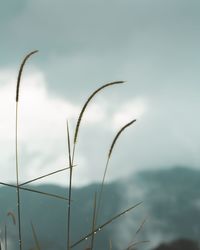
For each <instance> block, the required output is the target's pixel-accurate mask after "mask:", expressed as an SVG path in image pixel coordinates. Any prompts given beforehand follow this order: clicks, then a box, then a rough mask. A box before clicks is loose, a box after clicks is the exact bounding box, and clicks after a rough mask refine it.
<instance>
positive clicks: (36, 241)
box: [31, 222, 41, 250]
mask: <svg viewBox="0 0 200 250" xmlns="http://www.w3.org/2000/svg"><path fill="white" fill-rule="evenodd" d="M31 229H32V234H33V239H34V242H35V246H36V250H41V247H40V243H39V240H38V237H37V234H36V230H35V227H34V225H33V223H32V222H31Z"/></svg>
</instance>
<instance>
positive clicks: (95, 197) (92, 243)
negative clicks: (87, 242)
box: [90, 192, 97, 250]
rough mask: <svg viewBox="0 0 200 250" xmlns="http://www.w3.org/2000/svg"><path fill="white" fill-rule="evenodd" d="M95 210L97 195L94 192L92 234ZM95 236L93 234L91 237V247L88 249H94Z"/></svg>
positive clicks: (94, 223) (94, 224)
mask: <svg viewBox="0 0 200 250" xmlns="http://www.w3.org/2000/svg"><path fill="white" fill-rule="evenodd" d="M96 209H97V193H96V192H95V195H94V207H93V216H92V232H94V230H95V226H96ZM95 234H96V232H95V233H93V234H92V237H91V247H90V249H91V250H93V248H94V238H95Z"/></svg>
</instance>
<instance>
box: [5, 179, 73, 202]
mask: <svg viewBox="0 0 200 250" xmlns="http://www.w3.org/2000/svg"><path fill="white" fill-rule="evenodd" d="M0 185H3V186H7V187H12V188H17V186H16V185H14V184H8V183H5V182H0ZM19 189H21V190H25V191H28V192H32V193H37V194H42V195H45V196H49V197H51V198H57V199H60V200H65V201H69V199H68V198H66V197H63V196H60V195H57V194H52V193H47V192H43V191H39V190H36V189H32V188H25V187H20V186H19Z"/></svg>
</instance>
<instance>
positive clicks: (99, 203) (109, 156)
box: [96, 119, 136, 221]
mask: <svg viewBox="0 0 200 250" xmlns="http://www.w3.org/2000/svg"><path fill="white" fill-rule="evenodd" d="M134 122H136V119H134V120H132V121H131V122H129V123H127V124H126V125H124V126H123V127H122V128H121V129H120V130H119V131H118V133H117V134H116V136H115V137H114V139H113V141H112V143H111V146H110V149H109V151H108V157H107V161H106V166H105V170H104V174H103V179H102V182H101V187H100V192H99V198H98V207H97V214H96V221H97V220H98V216H99V213H100V210H101V201H102V195H103V188H104V184H105V178H106V173H107V170H108V165H109V161H110V158H111V155H112V152H113V149H114V146H115V144H116V142H117V140H118V138H119V136H120V134H121V133H122V132H123V131H124V130H125V129H126V128H128V127H129V126H131V125H132V124H133V123H134Z"/></svg>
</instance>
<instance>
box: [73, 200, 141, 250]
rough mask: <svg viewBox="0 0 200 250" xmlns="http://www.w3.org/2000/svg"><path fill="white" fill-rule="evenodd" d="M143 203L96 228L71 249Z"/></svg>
mask: <svg viewBox="0 0 200 250" xmlns="http://www.w3.org/2000/svg"><path fill="white" fill-rule="evenodd" d="M141 204H142V202H139V203H137V204H136V205H134V206H132V207H130V208H128V209H126V210H124V211H123V212H121V213H119V214H117V215H115V216H114V217H112V218H111V219H109V220H107V221H106V222H105V223H103V224H101V225H100V226H98V227H96V228H95V229H94V230H93V231H92V232H90V233H88V234H87V235H85V236H84V237H82V238H81V239H80V240H78V241H77V242H75V243H74V244H73V245H71V248H73V247H75V246H77V245H79V244H80V243H81V242H83V241H84V240H87V239H88V238H89V237H91V236H92V235H93V234H94V233H98V232H99V231H101V230H102V229H103V228H104V227H105V226H107V225H109V224H110V223H112V222H113V221H115V220H116V219H118V218H119V217H121V216H122V215H124V214H126V213H128V212H129V211H131V210H132V209H134V208H136V207H137V206H139V205H141Z"/></svg>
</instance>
